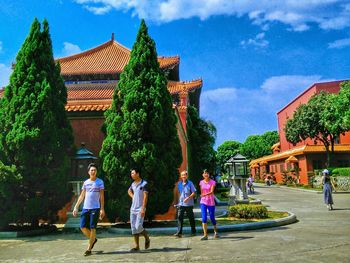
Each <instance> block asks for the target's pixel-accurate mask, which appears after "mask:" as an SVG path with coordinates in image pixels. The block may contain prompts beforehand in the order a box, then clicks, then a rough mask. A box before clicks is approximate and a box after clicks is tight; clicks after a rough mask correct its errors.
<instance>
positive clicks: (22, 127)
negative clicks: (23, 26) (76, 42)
mask: <svg viewBox="0 0 350 263" xmlns="http://www.w3.org/2000/svg"><path fill="white" fill-rule="evenodd" d="M66 102H67V90H66V87H65V85H64V82H63V79H62V78H61V76H60V66H59V64H56V63H55V61H54V58H53V53H52V43H51V37H50V33H49V25H48V22H47V21H46V20H44V22H43V28H42V30H41V25H40V23H39V21H38V20H37V19H35V20H34V22H33V24H32V26H31V29H30V33H29V35H28V37H27V38H26V40H25V42H24V43H23V45H22V47H21V49H20V51H19V52H18V54H17V57H16V65H15V68H14V71H13V73H12V74H11V77H10V84H9V85H8V86H7V87H6V88H5V93H4V97H3V98H2V100H1V109H0V111H1V112H0V113H1V114H0V123H1V124H2V125H1V127H0V152H1V153H2V154H1V156H0V158H1V160H2V161H3V162H4V164H6V165H15V166H16V167H17V169H18V172H19V173H20V174H21V175H22V176H23V188H24V189H25V191H24V192H25V196H24V197H23V199H22V200H23V203H22V204H21V208H22V209H23V211H22V214H21V216H22V218H21V220H22V221H25V222H33V223H35V222H37V220H38V219H39V218H43V219H53V218H55V217H56V214H57V211H58V210H59V209H60V208H61V207H62V206H63V205H64V203H65V202H66V201H67V199H69V198H70V196H69V194H68V190H67V175H68V173H69V166H70V160H69V153H70V151H71V150H72V148H73V135H72V129H71V126H70V123H69V121H68V119H67V116H66V111H65V105H66ZM19 198H20V197H19Z"/></svg>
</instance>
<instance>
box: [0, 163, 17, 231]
mask: <svg viewBox="0 0 350 263" xmlns="http://www.w3.org/2000/svg"><path fill="white" fill-rule="evenodd" d="M21 184H22V176H21V175H19V174H18V172H17V169H16V167H15V166H14V165H12V166H6V165H4V164H3V163H2V162H1V161H0V202H1V206H0V214H1V216H0V228H1V227H6V226H7V225H8V224H9V223H11V222H16V221H17V220H18V219H19V218H21V212H22V210H21V203H22V201H23V200H21V197H23V194H22V185H21Z"/></svg>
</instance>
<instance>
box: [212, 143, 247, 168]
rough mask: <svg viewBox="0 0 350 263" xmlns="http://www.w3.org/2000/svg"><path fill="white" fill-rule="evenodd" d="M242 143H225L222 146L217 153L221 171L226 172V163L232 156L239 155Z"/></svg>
mask: <svg viewBox="0 0 350 263" xmlns="http://www.w3.org/2000/svg"><path fill="white" fill-rule="evenodd" d="M240 146H241V143H240V142H237V141H225V142H224V143H223V144H221V145H220V146H219V147H218V149H217V152H216V159H217V163H218V165H219V166H220V169H221V171H223V170H224V168H225V167H224V165H225V163H226V161H227V160H228V159H229V158H230V157H231V156H232V155H235V154H237V153H239V148H240Z"/></svg>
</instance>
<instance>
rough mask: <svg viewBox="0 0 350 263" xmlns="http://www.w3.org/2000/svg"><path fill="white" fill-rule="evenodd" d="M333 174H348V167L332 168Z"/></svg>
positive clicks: (349, 172)
mask: <svg viewBox="0 0 350 263" xmlns="http://www.w3.org/2000/svg"><path fill="white" fill-rule="evenodd" d="M332 175H333V176H350V167H343V168H335V169H334V170H332Z"/></svg>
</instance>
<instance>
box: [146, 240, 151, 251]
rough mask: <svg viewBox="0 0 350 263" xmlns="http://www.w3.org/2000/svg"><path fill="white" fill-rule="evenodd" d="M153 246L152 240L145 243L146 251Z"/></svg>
mask: <svg viewBox="0 0 350 263" xmlns="http://www.w3.org/2000/svg"><path fill="white" fill-rule="evenodd" d="M150 245H151V240H150V239H149V238H147V239H146V241H145V249H149V246H150Z"/></svg>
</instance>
